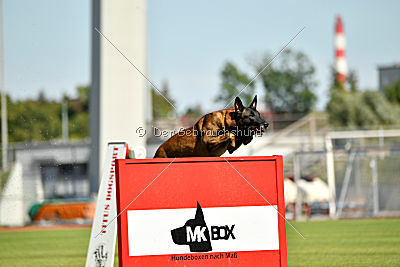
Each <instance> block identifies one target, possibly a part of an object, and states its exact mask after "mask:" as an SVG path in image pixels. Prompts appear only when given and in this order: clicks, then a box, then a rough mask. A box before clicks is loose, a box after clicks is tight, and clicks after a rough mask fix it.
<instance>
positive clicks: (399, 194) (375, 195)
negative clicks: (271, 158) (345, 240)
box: [285, 142, 400, 218]
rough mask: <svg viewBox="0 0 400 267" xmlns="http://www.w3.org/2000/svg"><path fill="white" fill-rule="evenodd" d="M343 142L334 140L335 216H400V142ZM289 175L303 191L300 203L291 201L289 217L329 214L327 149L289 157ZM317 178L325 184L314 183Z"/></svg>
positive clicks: (297, 199) (287, 164)
mask: <svg viewBox="0 0 400 267" xmlns="http://www.w3.org/2000/svg"><path fill="white" fill-rule="evenodd" d="M342 144H344V145H343V146H342V148H341V147H340V144H336V145H335V147H334V148H335V150H334V157H333V158H334V173H335V191H336V198H335V200H336V217H339V218H357V217H371V216H385V217H386V216H387V217H391V216H400V147H397V146H386V147H382V146H381V147H379V146H376V147H368V148H365V147H362V146H358V147H353V148H351V147H350V146H349V145H348V144H349V143H344V142H342ZM338 148H339V149H338ZM285 177H286V178H288V179H290V180H291V181H293V182H294V183H293V184H294V185H295V186H296V187H297V191H298V194H297V195H296V203H293V201H292V203H286V204H287V212H288V214H289V217H290V216H291V215H292V216H294V217H296V214H299V215H300V216H308V217H316V216H326V217H327V216H328V214H329V211H328V210H329V201H328V200H327V198H328V199H329V188H328V181H327V160H326V152H325V151H307V152H296V153H294V154H293V155H292V156H291V157H287V158H286V159H285ZM316 180H321V181H322V182H323V183H324V184H325V186H326V188H325V189H324V187H323V186H322V187H316V186H312V184H313V183H314V182H315V181H316ZM287 181H288V180H287ZM296 182H297V184H296ZM289 186H290V185H289ZM307 187H309V189H307ZM310 188H311V189H310ZM324 194H325V195H324ZM309 195H311V197H310V196H309ZM313 195H314V196H316V197H312V196H313ZM292 200H293V197H292ZM287 202H288V201H287ZM296 204H297V205H296Z"/></svg>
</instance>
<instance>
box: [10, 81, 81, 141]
mask: <svg viewBox="0 0 400 267" xmlns="http://www.w3.org/2000/svg"><path fill="white" fill-rule="evenodd" d="M77 93H78V97H77V98H75V99H72V98H70V97H68V96H64V97H63V100H62V101H55V100H49V99H47V97H46V95H45V93H44V92H40V93H39V95H38V97H37V99H26V100H16V101H14V100H12V99H11V98H10V97H9V96H7V117H8V141H9V142H26V141H27V142H32V141H49V140H54V139H61V135H62V126H61V125H62V119H61V117H62V104H63V102H66V103H67V106H68V109H67V110H68V118H69V119H68V128H69V137H70V138H71V139H84V138H87V137H88V134H89V87H87V86H86V87H78V88H77Z"/></svg>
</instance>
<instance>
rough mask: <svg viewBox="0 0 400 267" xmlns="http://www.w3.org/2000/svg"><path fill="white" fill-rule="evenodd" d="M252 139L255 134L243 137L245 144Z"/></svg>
mask: <svg viewBox="0 0 400 267" xmlns="http://www.w3.org/2000/svg"><path fill="white" fill-rule="evenodd" d="M251 140H253V136H247V137H246V138H244V139H243V144H244V145H247V144H248V143H250V142H251Z"/></svg>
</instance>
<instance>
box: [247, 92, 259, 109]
mask: <svg viewBox="0 0 400 267" xmlns="http://www.w3.org/2000/svg"><path fill="white" fill-rule="evenodd" d="M249 108H252V109H256V108H257V95H256V96H255V97H254V99H253V101H252V102H251V104H250V106H249Z"/></svg>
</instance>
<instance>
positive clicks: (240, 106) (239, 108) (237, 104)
mask: <svg viewBox="0 0 400 267" xmlns="http://www.w3.org/2000/svg"><path fill="white" fill-rule="evenodd" d="M243 109H244V106H243V103H242V100H240V98H239V97H238V96H237V97H236V98H235V112H242V111H243Z"/></svg>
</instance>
